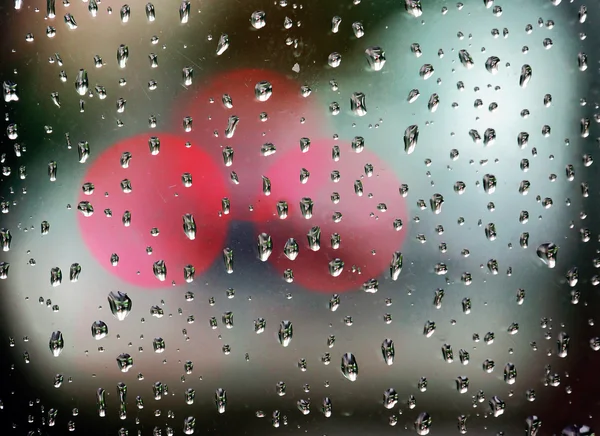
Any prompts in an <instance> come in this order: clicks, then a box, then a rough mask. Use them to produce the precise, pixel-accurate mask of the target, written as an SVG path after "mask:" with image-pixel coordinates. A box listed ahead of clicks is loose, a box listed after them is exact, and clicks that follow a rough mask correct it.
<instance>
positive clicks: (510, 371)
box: [504, 362, 517, 385]
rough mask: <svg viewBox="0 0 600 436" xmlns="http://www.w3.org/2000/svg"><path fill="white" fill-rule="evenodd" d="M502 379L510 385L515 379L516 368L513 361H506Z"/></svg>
mask: <svg viewBox="0 0 600 436" xmlns="http://www.w3.org/2000/svg"><path fill="white" fill-rule="evenodd" d="M504 381H505V382H506V383H507V384H509V385H512V384H514V383H515V382H516V381H517V368H516V367H515V364H514V363H510V362H509V363H507V364H506V365H505V366H504Z"/></svg>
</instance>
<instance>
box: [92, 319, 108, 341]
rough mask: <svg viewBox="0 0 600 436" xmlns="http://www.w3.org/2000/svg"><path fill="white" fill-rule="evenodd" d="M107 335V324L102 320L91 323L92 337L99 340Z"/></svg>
mask: <svg viewBox="0 0 600 436" xmlns="http://www.w3.org/2000/svg"><path fill="white" fill-rule="evenodd" d="M107 335H108V326H107V325H106V323H105V322H104V321H101V320H99V321H94V322H93V324H92V337H93V338H94V339H96V340H97V341H99V340H100V339H103V338H105V337H106V336H107Z"/></svg>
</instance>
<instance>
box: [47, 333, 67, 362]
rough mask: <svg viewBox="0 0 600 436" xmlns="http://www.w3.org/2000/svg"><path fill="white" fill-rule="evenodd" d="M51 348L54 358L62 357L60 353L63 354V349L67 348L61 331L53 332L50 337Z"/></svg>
mask: <svg viewBox="0 0 600 436" xmlns="http://www.w3.org/2000/svg"><path fill="white" fill-rule="evenodd" d="M49 347H50V351H51V352H52V355H53V356H54V357H58V356H60V353H62V351H63V348H64V347H65V341H64V339H63V335H62V333H61V332H60V331H55V332H52V335H51V336H50V342H49Z"/></svg>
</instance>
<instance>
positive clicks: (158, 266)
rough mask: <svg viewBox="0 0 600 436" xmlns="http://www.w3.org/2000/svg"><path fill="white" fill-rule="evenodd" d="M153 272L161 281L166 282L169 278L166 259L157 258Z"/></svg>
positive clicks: (153, 265)
mask: <svg viewBox="0 0 600 436" xmlns="http://www.w3.org/2000/svg"><path fill="white" fill-rule="evenodd" d="M152 272H153V273H154V277H156V278H157V279H158V280H160V281H161V282H164V281H165V280H166V279H167V265H166V264H165V261H164V260H157V261H156V262H154V263H153V264H152Z"/></svg>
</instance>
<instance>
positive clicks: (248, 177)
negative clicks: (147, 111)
mask: <svg viewBox="0 0 600 436" xmlns="http://www.w3.org/2000/svg"><path fill="white" fill-rule="evenodd" d="M262 81H268V82H269V83H270V84H271V86H272V94H271V96H270V97H269V98H268V99H267V100H266V101H260V100H259V99H258V98H257V97H256V94H255V86H256V84H257V83H259V82H262ZM224 95H228V96H229V97H230V98H231V101H232V107H231V108H228V107H227V106H226V105H225V104H224V103H223V96H224ZM180 98H181V104H177V105H176V106H175V108H174V114H175V117H176V119H175V120H174V123H175V125H176V126H178V128H180V129H181V131H183V119H184V117H187V116H191V117H192V119H193V127H192V131H191V132H189V133H186V134H185V135H186V137H187V136H189V137H191V138H193V140H194V141H198V142H199V143H200V144H201V146H202V147H203V150H205V151H206V153H207V154H209V155H210V156H211V157H212V158H213V159H214V160H215V161H217V162H218V163H219V165H221V166H222V168H223V171H224V173H226V174H227V175H229V174H230V173H231V172H232V171H234V172H235V173H236V174H237V176H238V178H239V182H240V183H239V184H237V185H235V184H233V185H232V186H231V195H232V204H236V205H238V207H237V208H236V209H235V210H233V209H232V213H233V215H234V217H235V218H236V219H241V220H246V219H249V216H248V207H247V206H248V198H249V197H250V196H252V195H254V194H255V193H256V192H257V191H258V190H260V189H261V184H262V178H261V176H262V175H263V174H264V171H265V170H266V169H267V168H268V167H269V166H270V165H271V164H272V163H273V162H274V161H277V159H278V158H279V156H280V155H281V154H283V153H285V152H286V151H287V150H289V149H290V148H299V147H300V138H303V137H307V138H309V139H310V138H312V137H313V136H317V135H319V134H321V135H322V133H323V132H322V128H323V124H324V123H323V122H322V121H323V119H324V117H323V115H324V114H321V112H322V107H321V105H319V104H318V101H317V100H316V96H315V95H310V96H308V97H303V96H302V92H301V84H300V83H298V82H297V81H295V80H293V79H291V78H288V77H286V76H285V75H282V74H280V73H277V72H275V71H272V70H268V69H238V70H233V71H228V72H224V73H222V74H219V75H217V76H211V77H208V78H205V79H203V80H202V79H195V80H194V83H193V84H192V85H191V86H190V87H189V88H188V89H187V90H186V91H185V92H184V93H182V94H181V96H180ZM262 113H266V114H267V120H266V121H261V114H262ZM233 115H235V116H237V117H238V118H239V122H238V124H237V128H236V129H235V133H234V134H233V136H232V137H231V138H227V137H226V135H225V129H226V127H227V125H228V120H229V118H230V117H231V116H233ZM215 132H216V134H215ZM265 143H272V144H273V145H274V146H275V148H276V152H275V154H273V155H270V156H263V155H262V153H261V146H262V145H263V144H265ZM225 147H231V148H232V149H233V150H234V158H233V164H232V165H231V166H229V167H225V164H224V160H223V149H224V148H225ZM241 205H243V206H241Z"/></svg>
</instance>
